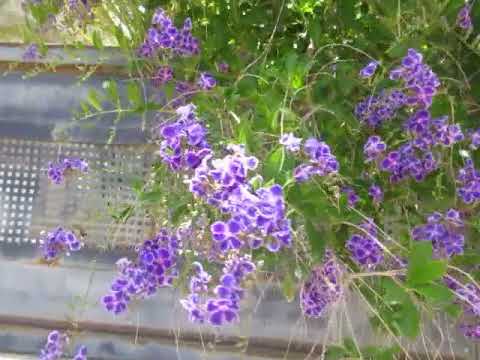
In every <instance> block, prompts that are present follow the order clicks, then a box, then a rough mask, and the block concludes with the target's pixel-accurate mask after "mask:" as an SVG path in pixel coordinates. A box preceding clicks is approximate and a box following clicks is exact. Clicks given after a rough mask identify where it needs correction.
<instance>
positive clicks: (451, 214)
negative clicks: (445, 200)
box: [412, 209, 465, 258]
mask: <svg viewBox="0 0 480 360" xmlns="http://www.w3.org/2000/svg"><path fill="white" fill-rule="evenodd" d="M463 232H464V224H463V221H462V219H461V217H460V213H459V212H458V211H457V210H455V209H450V210H448V211H447V212H446V213H445V214H441V213H438V212H434V213H433V214H431V215H429V216H428V217H427V223H426V224H425V225H420V226H417V227H415V228H414V229H413V230H412V238H413V240H416V241H431V242H432V245H433V251H434V255H435V256H436V257H449V258H450V257H452V256H454V255H460V254H463V248H464V244H465V236H464V235H463Z"/></svg>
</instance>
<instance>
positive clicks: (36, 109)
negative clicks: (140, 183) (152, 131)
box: [0, 73, 146, 144]
mask: <svg viewBox="0 0 480 360" xmlns="http://www.w3.org/2000/svg"><path fill="white" fill-rule="evenodd" d="M22 76H23V74H21V73H11V74H8V75H6V76H4V77H3V78H2V80H1V81H0V137H2V138H8V139H20V140H37V141H52V140H57V138H58V137H60V138H66V139H69V141H73V142H80V143H96V144H105V143H106V141H107V139H108V138H109V135H110V131H111V129H112V128H113V127H114V128H115V130H116V136H115V138H114V141H113V142H114V143H115V144H143V143H145V140H146V133H145V132H143V131H142V130H141V129H142V119H141V118H140V116H129V117H125V118H123V119H122V120H121V121H120V122H119V123H117V124H114V119H115V116H116V114H113V113H106V114H104V115H101V116H96V117H92V118H90V119H86V120H82V121H77V122H73V123H72V118H73V113H74V111H78V110H79V109H80V102H81V101H84V100H85V99H86V98H87V95H88V90H89V89H90V88H91V87H93V88H95V89H97V90H100V91H101V89H102V84H103V82H104V81H105V80H107V79H108V78H107V77H105V76H92V77H90V78H88V79H87V80H86V81H84V82H79V79H77V78H75V77H74V76H72V75H67V74H53V73H46V74H40V75H37V76H35V77H33V78H29V79H25V80H24V79H22ZM122 84H123V83H120V92H121V93H124V91H123V89H124V88H125V87H124V86H122ZM111 109H112V107H111V106H110V105H109V104H108V103H105V111H109V110H111Z"/></svg>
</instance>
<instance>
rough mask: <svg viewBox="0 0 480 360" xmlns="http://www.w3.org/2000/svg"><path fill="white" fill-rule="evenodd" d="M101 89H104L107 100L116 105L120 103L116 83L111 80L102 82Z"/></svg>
mask: <svg viewBox="0 0 480 360" xmlns="http://www.w3.org/2000/svg"><path fill="white" fill-rule="evenodd" d="M103 88H104V89H105V91H106V93H107V95H108V99H109V100H110V101H111V102H112V103H114V104H118V103H119V102H120V98H119V96H118V86H117V83H116V82H115V81H113V80H106V81H104V82H103Z"/></svg>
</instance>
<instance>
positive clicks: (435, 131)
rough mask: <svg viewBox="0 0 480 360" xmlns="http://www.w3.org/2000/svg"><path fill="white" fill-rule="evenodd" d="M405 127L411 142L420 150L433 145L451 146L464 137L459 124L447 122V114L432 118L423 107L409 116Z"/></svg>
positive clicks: (427, 148)
mask: <svg viewBox="0 0 480 360" xmlns="http://www.w3.org/2000/svg"><path fill="white" fill-rule="evenodd" d="M405 128H406V129H407V130H408V131H409V132H410V133H411V134H412V136H413V138H414V140H413V144H414V145H415V146H416V147H417V148H419V149H421V150H429V149H430V148H431V147H432V146H434V145H440V146H443V147H451V146H452V145H453V144H455V143H458V142H460V141H462V140H464V138H465V137H464V135H463V132H462V129H461V128H460V125H458V124H449V123H448V116H442V117H439V118H435V119H432V117H431V116H430V112H429V111H428V110H424V109H423V110H419V111H417V112H415V113H414V114H413V115H412V116H410V117H409V118H408V119H407V121H406V122H405Z"/></svg>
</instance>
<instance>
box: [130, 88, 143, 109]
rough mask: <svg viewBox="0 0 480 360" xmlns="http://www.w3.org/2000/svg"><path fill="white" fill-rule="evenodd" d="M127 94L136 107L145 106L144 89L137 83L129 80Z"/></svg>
mask: <svg viewBox="0 0 480 360" xmlns="http://www.w3.org/2000/svg"><path fill="white" fill-rule="evenodd" d="M127 95H128V100H129V101H130V103H131V104H132V105H133V106H134V107H136V108H140V107H142V106H143V97H142V90H141V89H140V86H139V85H138V84H137V83H134V82H129V83H128V85H127Z"/></svg>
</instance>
